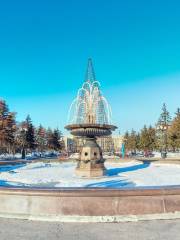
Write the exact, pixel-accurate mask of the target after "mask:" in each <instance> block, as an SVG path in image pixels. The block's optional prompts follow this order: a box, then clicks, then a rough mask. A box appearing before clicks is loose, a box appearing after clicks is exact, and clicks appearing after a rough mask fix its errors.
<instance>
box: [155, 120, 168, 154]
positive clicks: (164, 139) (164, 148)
mask: <svg viewBox="0 0 180 240" xmlns="http://www.w3.org/2000/svg"><path fill="white" fill-rule="evenodd" d="M168 127H169V124H167V123H166V122H159V123H158V125H157V130H158V131H159V132H160V133H161V137H162V148H161V157H162V158H166V157H167V130H168Z"/></svg>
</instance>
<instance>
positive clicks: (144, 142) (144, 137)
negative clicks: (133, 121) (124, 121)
mask: <svg viewBox="0 0 180 240" xmlns="http://www.w3.org/2000/svg"><path fill="white" fill-rule="evenodd" d="M150 144H151V143H150V138H149V134H148V129H147V127H146V125H144V128H143V129H142V130H141V133H140V148H141V150H143V151H144V152H147V151H148V150H149V147H150Z"/></svg>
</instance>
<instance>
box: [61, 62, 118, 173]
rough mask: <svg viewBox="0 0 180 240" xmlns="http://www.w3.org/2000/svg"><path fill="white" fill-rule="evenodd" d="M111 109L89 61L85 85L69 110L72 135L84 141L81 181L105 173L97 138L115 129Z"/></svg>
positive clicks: (79, 168)
mask: <svg viewBox="0 0 180 240" xmlns="http://www.w3.org/2000/svg"><path fill="white" fill-rule="evenodd" d="M111 117H112V112H111V107H110V105H109V103H108V101H107V100H106V98H105V97H104V96H103V95H102V93H101V91H100V83H99V82H98V81H96V78H95V73H94V69H93V65H92V60H91V59H89V60H88V67H87V74H86V79H85V82H84V83H83V85H82V87H81V88H80V89H79V90H78V93H77V97H76V98H75V99H74V101H73V102H72V104H71V106H70V110H69V114H68V125H67V126H66V127H65V128H66V129H67V130H70V132H71V134H72V135H74V136H78V137H81V138H84V139H85V144H84V146H83V147H82V150H81V153H80V158H79V160H78V164H77V168H76V174H77V175H78V176H81V177H100V176H103V175H104V173H105V167H104V161H105V160H104V159H103V155H102V150H101V148H100V146H99V145H98V144H97V142H96V137H103V136H108V135H111V133H112V131H113V130H115V129H116V126H114V125H112V124H111Z"/></svg>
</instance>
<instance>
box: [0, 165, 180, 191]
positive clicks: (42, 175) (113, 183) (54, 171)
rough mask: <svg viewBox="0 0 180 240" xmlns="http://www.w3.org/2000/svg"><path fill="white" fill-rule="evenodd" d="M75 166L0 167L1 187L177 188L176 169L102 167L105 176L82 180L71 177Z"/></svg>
mask: <svg viewBox="0 0 180 240" xmlns="http://www.w3.org/2000/svg"><path fill="white" fill-rule="evenodd" d="M75 167H76V163H71V162H67V163H43V162H38V163H29V164H26V165H16V166H3V167H2V166H1V167H0V185H1V186H31V187H109V188H129V187H130V188H132V187H152V186H153V187H155V186H168V185H180V165H175V164H157V163H152V164H143V163H139V162H136V161H131V162H128V163H106V168H107V174H106V176H104V177H102V178H96V179H82V178H79V177H77V176H75V174H74V169H75Z"/></svg>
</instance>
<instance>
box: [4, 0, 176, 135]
mask: <svg viewBox="0 0 180 240" xmlns="http://www.w3.org/2000/svg"><path fill="white" fill-rule="evenodd" d="M179 9H180V2H179V1H178V0H177V1H174V0H171V1H169V0H151V1H144V0H141V1H140V0H136V1H135V0H126V1H121V0H111V1H110V0H91V1H90V0H89V1H87V0H71V1H70V0H57V1H55V0H48V1H47V0H42V1H40V0H31V1H28V0H27V1H24V0H22V1H20V0H16V1H14V0H11V1H9V0H6V1H1V3H0V97H1V98H3V99H5V100H6V101H7V103H8V104H9V107H10V110H12V111H16V112H17V113H18V114H17V119H18V120H23V119H24V118H25V117H26V115H27V114H30V115H31V117H32V119H33V122H34V123H35V124H36V125H38V124H39V123H42V124H43V125H44V126H46V127H47V126H51V127H57V126H58V127H59V128H60V129H61V130H63V126H64V125H65V124H66V120H67V112H68V108H69V106H70V103H71V101H72V100H73V98H74V97H75V95H76V92H77V89H78V88H79V87H80V86H81V85H82V82H83V80H84V75H85V70H86V65H87V59H88V58H89V57H91V58H92V59H93V62H94V67H95V71H96V76H97V80H99V81H100V82H101V85H102V91H103V93H104V95H105V96H106V98H107V99H108V100H109V102H110V104H111V106H112V110H113V120H114V123H115V124H117V125H118V127H119V130H120V131H121V132H124V131H125V130H131V129H132V128H134V129H135V130H138V129H139V128H141V127H142V126H143V125H144V124H147V125H148V124H154V123H155V122H156V120H157V119H158V117H159V113H160V110H161V106H162V104H163V102H166V103H167V106H168V109H169V111H170V113H171V114H173V113H174V112H175V111H176V108H177V107H180V13H179Z"/></svg>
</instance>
